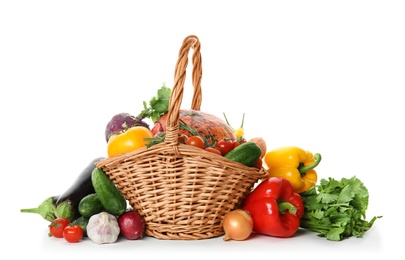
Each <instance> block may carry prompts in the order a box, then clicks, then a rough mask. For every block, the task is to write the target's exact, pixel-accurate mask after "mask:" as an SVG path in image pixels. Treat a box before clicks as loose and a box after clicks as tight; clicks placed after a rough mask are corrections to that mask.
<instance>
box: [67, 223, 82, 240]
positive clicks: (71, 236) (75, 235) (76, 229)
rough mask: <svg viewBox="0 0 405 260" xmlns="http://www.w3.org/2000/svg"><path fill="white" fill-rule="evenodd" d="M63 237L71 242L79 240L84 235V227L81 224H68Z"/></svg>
mask: <svg viewBox="0 0 405 260" xmlns="http://www.w3.org/2000/svg"><path fill="white" fill-rule="evenodd" d="M63 237H64V238H65V240H66V241H68V242H69V243H76V242H79V241H80V239H82V237H83V229H82V228H81V227H80V226H79V225H68V226H67V227H65V229H64V230H63Z"/></svg>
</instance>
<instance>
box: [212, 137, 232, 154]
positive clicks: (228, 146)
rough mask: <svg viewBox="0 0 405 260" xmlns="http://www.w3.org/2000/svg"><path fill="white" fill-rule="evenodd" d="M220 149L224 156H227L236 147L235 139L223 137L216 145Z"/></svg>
mask: <svg viewBox="0 0 405 260" xmlns="http://www.w3.org/2000/svg"><path fill="white" fill-rule="evenodd" d="M215 147H216V148H218V150H219V151H221V154H222V156H225V155H226V154H227V153H229V152H230V151H231V150H232V149H233V148H235V145H234V141H233V140H229V139H221V140H219V141H218V142H217V144H216V145H215Z"/></svg>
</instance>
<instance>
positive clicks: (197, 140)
mask: <svg viewBox="0 0 405 260" xmlns="http://www.w3.org/2000/svg"><path fill="white" fill-rule="evenodd" d="M186 144H187V145H192V146H195V147H198V148H201V149H204V147H205V145H204V140H203V139H202V137H201V136H198V135H193V136H190V137H189V138H188V139H187V141H186Z"/></svg>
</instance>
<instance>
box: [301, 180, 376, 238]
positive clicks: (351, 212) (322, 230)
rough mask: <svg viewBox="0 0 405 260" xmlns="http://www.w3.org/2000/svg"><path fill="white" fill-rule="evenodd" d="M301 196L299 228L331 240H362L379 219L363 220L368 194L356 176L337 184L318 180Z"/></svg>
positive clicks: (331, 181)
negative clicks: (302, 210) (349, 238)
mask: <svg viewBox="0 0 405 260" xmlns="http://www.w3.org/2000/svg"><path fill="white" fill-rule="evenodd" d="M301 197H302V199H303V201H304V208H305V213H304V215H303V217H302V218H301V224H300V226H301V227H302V228H305V229H308V230H311V231H314V232H317V233H319V234H318V235H319V236H321V237H325V238H326V239H328V240H332V241H340V240H343V239H344V238H348V237H352V236H355V237H363V235H364V234H365V232H366V231H367V230H369V229H370V228H371V227H372V226H373V224H374V221H375V220H376V219H377V218H381V217H382V216H377V217H373V218H372V219H371V220H370V221H367V220H365V218H366V210H367V207H368V201H369V193H368V190H367V188H366V187H365V186H364V184H363V182H362V181H360V180H359V179H357V178H356V176H353V177H352V178H350V179H347V178H342V179H341V180H340V181H338V180H335V179H333V178H328V179H321V180H320V184H319V185H316V186H314V187H312V188H310V189H309V190H307V191H306V192H303V193H301Z"/></svg>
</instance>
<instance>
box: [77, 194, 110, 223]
mask: <svg viewBox="0 0 405 260" xmlns="http://www.w3.org/2000/svg"><path fill="white" fill-rule="evenodd" d="M78 209H79V213H80V215H82V216H84V217H87V218H89V217H91V216H93V215H95V214H97V213H100V212H102V211H104V206H103V204H102V203H101V201H100V198H99V197H98V195H97V193H92V194H89V195H87V196H85V197H84V198H83V199H81V200H80V202H79V206H78Z"/></svg>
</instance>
